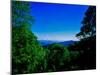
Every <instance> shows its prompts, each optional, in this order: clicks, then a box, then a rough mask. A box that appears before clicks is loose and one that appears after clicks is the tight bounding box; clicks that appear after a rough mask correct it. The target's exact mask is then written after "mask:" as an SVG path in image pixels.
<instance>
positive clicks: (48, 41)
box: [38, 40, 77, 46]
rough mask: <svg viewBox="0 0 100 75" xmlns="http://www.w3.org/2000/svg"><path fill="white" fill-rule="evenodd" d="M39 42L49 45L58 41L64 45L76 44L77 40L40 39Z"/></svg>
mask: <svg viewBox="0 0 100 75" xmlns="http://www.w3.org/2000/svg"><path fill="white" fill-rule="evenodd" d="M38 42H39V43H40V44H41V45H42V46H48V45H50V44H53V43H57V44H62V45H64V46H69V45H71V44H74V43H75V42H77V41H73V40H69V41H55V40H38Z"/></svg>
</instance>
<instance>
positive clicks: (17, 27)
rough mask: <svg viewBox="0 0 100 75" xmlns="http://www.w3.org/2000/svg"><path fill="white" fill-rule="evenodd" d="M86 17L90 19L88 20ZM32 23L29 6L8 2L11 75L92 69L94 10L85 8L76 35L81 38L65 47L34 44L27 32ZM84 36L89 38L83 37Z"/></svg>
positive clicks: (32, 37) (25, 3) (93, 61)
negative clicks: (10, 27)
mask: <svg viewBox="0 0 100 75" xmlns="http://www.w3.org/2000/svg"><path fill="white" fill-rule="evenodd" d="M89 16H90V17H92V18H93V19H92V20H91V18H90V17H89ZM90 20H91V24H90ZM32 22H34V20H33V16H30V3H28V2H22V1H12V73H13V74H19V73H20V74H22V73H34V72H52V71H64V70H77V69H84V68H86V67H87V68H94V67H95V56H96V55H95V54H96V53H95V47H96V46H95V44H96V42H95V39H96V34H95V32H96V30H95V27H96V26H95V8H94V7H89V9H88V10H87V12H86V16H85V18H84V19H83V22H82V24H83V27H82V28H81V31H80V33H79V34H77V36H78V37H82V39H81V38H80V39H81V40H80V41H78V42H76V43H75V44H73V45H70V46H68V47H66V46H63V45H61V44H57V43H54V44H51V45H48V46H46V47H42V46H41V45H40V44H39V42H38V41H37V37H36V36H35V35H34V33H32V31H31V30H30V27H31V23H32ZM90 33H91V35H90ZM88 35H89V37H87V36H88ZM84 61H85V63H84ZM91 62H92V63H91ZM91 66H92V67H91Z"/></svg>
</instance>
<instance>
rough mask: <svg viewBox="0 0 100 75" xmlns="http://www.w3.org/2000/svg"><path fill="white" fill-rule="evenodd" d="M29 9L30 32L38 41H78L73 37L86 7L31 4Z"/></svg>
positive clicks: (78, 29)
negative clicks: (32, 18) (31, 19)
mask: <svg viewBox="0 0 100 75" xmlns="http://www.w3.org/2000/svg"><path fill="white" fill-rule="evenodd" d="M31 7H32V8H31V15H32V16H34V19H35V21H34V23H33V25H32V32H33V33H34V34H35V35H36V36H37V37H38V40H58V41H67V40H78V39H77V38H76V37H75V35H76V34H77V33H78V32H79V31H80V27H81V21H82V19H83V17H84V13H85V12H86V10H87V8H88V6H86V5H71V4H54V3H38V2H32V3H31Z"/></svg>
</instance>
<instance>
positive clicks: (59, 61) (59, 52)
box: [48, 44, 70, 71]
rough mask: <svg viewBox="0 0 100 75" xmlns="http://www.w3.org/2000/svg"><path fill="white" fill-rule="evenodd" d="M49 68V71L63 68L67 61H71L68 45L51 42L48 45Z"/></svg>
mask: <svg viewBox="0 0 100 75" xmlns="http://www.w3.org/2000/svg"><path fill="white" fill-rule="evenodd" d="M48 49H49V50H50V51H49V54H48V57H49V58H48V68H49V71H50V70H53V71H57V70H61V69H62V66H64V64H65V63H67V62H69V61H70V53H69V51H68V49H67V48H66V47H64V46H63V45H61V44H51V45H49V46H48Z"/></svg>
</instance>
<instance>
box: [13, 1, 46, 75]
mask: <svg viewBox="0 0 100 75" xmlns="http://www.w3.org/2000/svg"><path fill="white" fill-rule="evenodd" d="M29 9H30V8H29V3H26V2H19V1H13V2H12V19H13V21H12V24H13V25H12V73H14V74H16V73H32V72H38V71H39V70H41V69H42V68H41V67H38V66H41V65H43V63H40V62H44V58H45V51H44V49H43V48H42V46H40V45H39V43H38V41H37V37H36V36H35V35H34V34H33V33H32V31H31V30H30V18H29V17H31V16H30V15H29Z"/></svg>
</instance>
